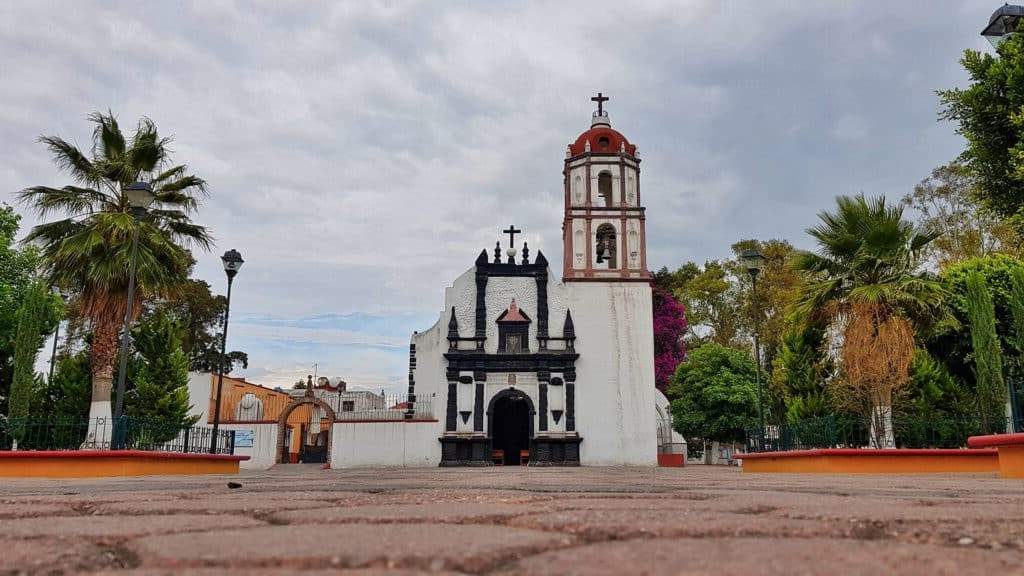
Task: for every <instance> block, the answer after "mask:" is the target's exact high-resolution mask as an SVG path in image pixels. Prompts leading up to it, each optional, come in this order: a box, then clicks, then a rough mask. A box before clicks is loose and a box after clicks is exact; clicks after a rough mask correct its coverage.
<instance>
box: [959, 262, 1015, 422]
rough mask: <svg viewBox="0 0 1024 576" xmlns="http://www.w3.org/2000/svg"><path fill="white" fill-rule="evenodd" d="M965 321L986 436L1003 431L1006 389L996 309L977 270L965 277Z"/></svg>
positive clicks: (980, 414) (979, 408) (979, 409)
mask: <svg viewBox="0 0 1024 576" xmlns="http://www.w3.org/2000/svg"><path fill="white" fill-rule="evenodd" d="M967 318H968V320H969V322H970V325H971V345H972V348H973V350H974V375H975V381H976V383H977V394H978V415H979V416H980V418H981V431H982V432H983V433H986V434H992V433H997V432H1002V431H1004V430H1005V423H1004V421H1003V415H1004V406H1005V402H1006V386H1005V385H1004V382H1003V355H1002V352H1001V351H1000V349H999V339H998V337H997V336H996V309H995V304H993V302H992V295H991V294H990V293H989V291H988V286H987V285H986V284H985V277H984V276H983V275H982V274H981V273H980V272H977V271H972V272H970V273H969V274H968V276H967Z"/></svg>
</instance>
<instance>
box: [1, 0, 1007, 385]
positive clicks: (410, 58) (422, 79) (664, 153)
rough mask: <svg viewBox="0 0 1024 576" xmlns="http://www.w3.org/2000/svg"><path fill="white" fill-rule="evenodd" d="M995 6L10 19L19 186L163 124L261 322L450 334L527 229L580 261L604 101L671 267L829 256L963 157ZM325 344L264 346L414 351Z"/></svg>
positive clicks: (461, 8)
mask: <svg viewBox="0 0 1024 576" xmlns="http://www.w3.org/2000/svg"><path fill="white" fill-rule="evenodd" d="M996 4H997V2H994V3H992V4H991V5H989V4H988V3H985V2H953V1H942V2H938V1H927V2H925V1H924V0H920V1H914V2H893V3H885V4H883V3H879V2H872V3H859V2H839V1H836V2H817V3H806V2H800V3H798V2H791V1H766V2H757V3H754V2H721V1H717V0H689V1H682V2H657V1H653V2H629V3H626V2H606V3H601V2H585V3H576V2H559V3H550V2H548V3H530V4H521V3H498V2H488V3H473V2H451V3H443V4H438V3H423V2H367V1H359V2H343V3H322V4H302V5H301V6H300V5H288V6H285V5H284V4H283V3H277V2H264V3H252V2H244V3H242V2H238V3H236V2H229V1H223V2H210V1H202V2H193V3H191V4H180V3H146V4H143V5H140V4H138V3H129V2H109V3H95V2H76V3H67V2H33V3H27V2H22V3H13V2H11V3H5V4H3V5H0V79H2V81H3V90H2V92H0V186H2V187H3V189H4V190H7V191H8V192H9V193H13V192H15V191H17V190H19V189H21V188H24V187H25V186H28V185H33V184H60V183H62V181H63V180H62V179H61V177H60V176H59V175H58V174H56V173H55V171H54V169H53V167H52V165H51V164H50V162H49V159H48V158H47V156H46V153H45V151H44V150H43V149H42V148H41V147H40V146H39V145H37V144H36V143H35V142H34V139H35V138H36V136H38V135H39V134H41V133H45V134H59V135H61V136H64V137H66V138H70V139H72V140H75V141H77V142H78V143H80V144H83V145H84V144H86V143H87V142H88V136H89V132H88V127H87V126H86V125H85V122H84V116H85V115H86V114H87V113H88V112H90V111H92V110H96V109H107V108H110V109H112V110H114V111H115V112H116V113H117V114H119V115H120V118H121V120H122V122H123V123H131V122H134V120H135V119H136V118H137V117H139V116H141V115H147V116H149V117H151V118H153V119H154V120H155V121H156V122H157V124H158V125H159V126H160V127H161V128H162V129H163V130H164V131H166V132H168V133H173V134H175V135H176V141H175V144H174V149H175V151H176V153H177V157H178V158H179V159H180V160H182V161H186V162H188V163H189V164H190V165H191V166H192V167H193V169H194V170H195V171H196V172H197V173H198V174H200V175H202V176H203V177H205V178H206V179H208V180H209V182H210V184H211V188H212V191H213V195H212V197H211V198H210V199H209V200H208V201H207V202H206V204H205V205H204V206H203V208H202V211H201V212H200V215H199V220H200V221H201V222H203V223H205V224H208V225H209V226H211V227H212V229H213V231H214V233H215V234H216V236H217V238H218V244H219V249H218V250H224V249H227V248H237V249H239V250H241V251H242V252H243V253H244V254H245V256H246V260H247V265H246V268H245V270H244V271H243V272H242V275H241V276H240V277H239V280H238V283H237V285H236V286H237V290H236V293H235V294H236V296H235V302H234V305H235V309H236V310H238V311H239V313H242V314H253V315H260V314H267V315H280V316H284V317H289V318H292V319H295V320H299V319H304V318H308V317H311V316H314V315H317V314H322V313H334V314H347V313H353V312H363V313H372V314H376V315H381V316H384V317H387V316H388V315H398V314H401V315H404V314H414V315H417V317H419V318H423V319H425V321H426V319H429V318H431V316H432V314H434V313H436V312H437V311H438V309H439V308H440V306H441V301H442V294H443V292H442V291H443V287H444V286H445V285H447V283H449V282H450V281H451V280H452V279H453V278H454V277H455V276H456V275H458V274H459V273H460V272H461V271H462V270H463V269H465V268H466V267H468V266H469V265H471V264H472V261H473V259H474V258H475V256H476V254H477V253H479V251H480V250H481V249H482V248H489V247H492V246H493V243H494V241H495V240H496V239H497V238H498V237H499V232H498V231H499V230H500V229H501V228H503V227H504V226H507V225H508V224H509V223H510V222H515V223H516V224H517V225H518V226H520V227H521V228H524V229H525V230H526V231H527V234H526V239H527V240H528V241H529V243H530V246H531V248H532V249H533V250H534V251H536V250H538V249H541V250H543V251H544V252H545V253H546V254H547V256H548V259H549V260H550V261H552V262H558V261H559V260H560V256H561V239H560V224H561V208H560V206H561V197H560V195H561V164H562V159H563V157H564V151H565V145H566V144H567V143H568V142H570V141H572V140H573V139H574V138H575V136H576V135H577V134H578V133H579V132H581V131H582V130H584V129H586V128H587V127H588V120H589V114H590V104H591V103H590V102H589V100H588V98H589V96H590V95H591V94H592V93H593V92H594V91H596V90H602V91H604V92H605V93H608V94H610V95H611V96H612V101H611V102H610V103H609V109H610V110H611V115H612V121H613V124H614V125H615V126H616V127H617V128H619V129H620V130H622V131H623V132H624V133H625V134H626V135H627V136H628V137H629V138H630V139H631V141H633V142H634V143H636V144H637V145H638V146H639V150H640V155H641V157H642V158H643V160H644V163H643V167H644V173H643V183H642V192H643V198H644V201H645V203H646V204H647V206H648V218H649V219H648V234H649V239H648V246H649V250H650V257H649V261H650V262H651V263H652V265H653V266H654V267H658V266H661V265H669V266H675V265H678V264H680V263H681V262H683V261H685V260H687V259H694V260H699V261H700V260H704V259H707V258H714V257H721V256H723V255H724V254H726V252H727V251H728V246H729V244H730V243H732V242H734V241H735V240H738V239H740V238H743V237H751V236H758V237H785V238H789V239H791V240H792V241H794V242H796V243H797V244H803V245H805V244H806V241H805V240H804V237H803V236H804V235H803V232H802V230H803V229H804V228H805V227H807V226H808V225H809V224H811V223H812V222H813V219H814V213H815V212H816V211H817V210H819V209H822V208H826V207H828V206H829V205H830V203H831V201H832V200H831V199H832V197H834V196H835V195H837V194H842V193H851V192H857V191H861V190H863V191H865V192H867V193H874V194H881V193H884V194H887V195H890V196H897V195H900V194H902V193H904V192H905V191H907V190H909V189H910V188H911V186H912V185H913V184H914V183H915V182H916V181H917V180H919V179H920V178H921V177H923V176H924V175H926V174H927V173H928V171H929V170H930V169H931V168H932V167H934V166H935V165H938V164H940V163H943V162H945V161H947V160H949V159H950V158H952V157H953V156H955V154H956V153H957V152H958V151H959V150H960V148H961V142H960V140H959V138H958V137H956V136H955V135H954V134H953V131H952V128H951V127H950V126H948V125H944V124H939V123H937V122H936V112H937V108H936V98H935V96H934V93H933V92H934V90H936V89H940V88H945V87H948V86H952V85H955V84H958V83H962V82H963V80H964V76H963V73H962V72H961V71H960V70H959V66H958V65H957V64H956V60H957V59H958V57H959V54H960V52H961V51H962V49H963V48H965V47H975V48H985V47H986V44H985V42H984V40H982V39H981V38H979V37H978V35H977V32H978V30H979V29H980V28H981V26H982V25H983V24H984V22H985V21H986V19H987V17H988V14H989V13H990V12H991V10H993V9H994V8H995V7H996ZM32 221H33V220H32V218H31V217H30V216H29V217H27V218H26V224H31V223H32ZM218 254H219V251H218V252H217V253H213V254H206V255H202V256H200V262H199V266H198V273H199V274H200V275H201V276H203V277H204V278H207V279H208V280H209V281H210V282H211V283H212V284H213V285H214V286H221V285H222V284H223V278H222V275H221V272H220V267H219V262H218V260H217V255H218ZM403 317H404V316H403ZM405 324H406V323H405V322H400V321H396V322H394V324H393V328H392V329H391V331H390V332H389V331H387V330H384V331H383V332H375V333H374V335H373V336H374V338H376V337H377V336H380V337H386V338H387V339H386V340H385V341H387V342H392V343H393V342H395V341H401V340H403V339H404V338H405V332H404V331H405V329H406V325H405ZM428 324H429V322H428ZM426 327H427V325H424V326H422V328H426ZM296 328H301V327H296ZM320 330H327V331H329V330H330V327H318V328H317V331H313V332H302V333H301V334H300V333H298V332H290V333H289V334H294V335H295V336H296V340H295V343H296V344H297V345H296V346H291V347H288V348H287V349H285V348H283V347H281V346H280V338H270V337H269V336H270V335H268V334H267V333H265V332H260V331H259V330H256V329H252V331H251V332H250V333H249V335H245V334H243V333H240V336H239V337H240V338H244V340H242V342H244V343H245V345H246V347H247V349H248V350H249V351H250V353H251V354H252V359H253V368H252V374H254V375H255V374H258V375H260V377H262V378H266V379H267V380H268V381H270V382H273V383H290V382H292V381H294V380H295V379H296V377H297V376H296V375H295V374H294V371H295V370H298V368H296V366H299V365H306V364H312V362H314V361H319V362H320V363H321V365H326V366H328V367H329V371H330V372H331V373H332V374H337V375H340V376H345V375H346V373H347V371H349V370H355V369H356V367H358V371H359V372H360V373H361V374H362V375H363V376H365V377H367V378H371V379H377V380H375V381H380V382H390V381H400V379H401V372H402V369H401V360H400V358H399V355H396V354H394V353H391V355H390V356H387V358H388V359H387V360H382V359H381V358H380V357H378V356H376V355H377V354H381V352H378V351H374V350H371V349H369V348H366V349H365V354H364V355H363V356H358V357H357V355H355V354H354V353H353V352H352V351H353V350H356V349H358V348H353V346H358V343H359V338H357V337H353V336H352V334H353V331H355V332H358V329H355V330H354V329H353V328H352V327H351V326H346V327H345V328H344V329H341V328H339V329H338V330H339V333H340V334H341V335H340V336H339V335H330V334H327V333H325V332H320ZM311 339H312V340H319V341H320V343H319V344H317V345H315V346H314V345H313V344H312V343H310V344H308V345H300V344H302V342H307V341H308V340H311ZM371 341H372V342H377V341H379V339H373V338H371ZM342 347H345V348H342ZM307 361H308V362H307ZM304 363H305V364H304Z"/></svg>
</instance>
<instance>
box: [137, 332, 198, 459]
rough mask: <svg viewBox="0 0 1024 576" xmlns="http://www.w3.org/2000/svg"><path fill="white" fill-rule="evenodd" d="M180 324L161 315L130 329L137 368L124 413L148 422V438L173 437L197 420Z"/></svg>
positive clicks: (161, 440) (159, 441)
mask: <svg viewBox="0 0 1024 576" xmlns="http://www.w3.org/2000/svg"><path fill="white" fill-rule="evenodd" d="M181 333H182V329H181V326H180V325H178V324H177V322H175V321H174V320H173V319H172V318H170V317H169V316H166V315H160V316H157V317H155V318H152V319H150V320H149V321H147V322H145V323H141V324H140V325H138V326H137V327H136V329H135V330H134V331H133V336H134V343H135V350H136V351H137V353H138V356H139V361H138V363H137V365H138V368H137V369H136V371H135V374H134V375H133V377H132V383H133V384H134V388H133V389H132V390H130V391H129V392H128V396H127V397H126V399H125V400H126V402H125V405H126V413H127V414H128V415H129V416H131V417H134V418H138V419H140V420H142V421H145V422H146V423H147V427H146V430H147V431H148V432H149V437H148V438H147V440H148V441H151V442H154V443H161V442H166V441H168V440H171V439H173V438H174V437H175V436H176V435H177V434H178V432H179V431H180V430H181V429H183V428H187V427H189V426H192V425H193V424H195V423H196V421H197V420H198V417H196V416H189V410H190V409H191V405H190V404H189V396H188V358H187V357H186V356H185V352H184V350H183V349H182V346H181Z"/></svg>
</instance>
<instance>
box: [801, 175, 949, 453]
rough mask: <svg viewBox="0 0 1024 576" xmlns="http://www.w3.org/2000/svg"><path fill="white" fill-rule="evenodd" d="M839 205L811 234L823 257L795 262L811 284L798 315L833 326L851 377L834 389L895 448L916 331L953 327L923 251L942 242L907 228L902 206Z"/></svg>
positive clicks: (877, 202)
mask: <svg viewBox="0 0 1024 576" xmlns="http://www.w3.org/2000/svg"><path fill="white" fill-rule="evenodd" d="M837 204H838V209H837V210H836V212H834V213H832V212H821V213H820V214H819V218H820V219H821V223H820V224H819V225H817V226H815V227H813V228H810V229H809V230H808V231H807V232H808V233H809V234H810V235H811V236H812V237H813V238H814V239H815V240H816V242H817V244H818V252H817V253H813V252H804V253H801V254H798V255H797V256H796V258H795V261H794V267H795V268H796V269H797V270H798V271H800V272H802V273H803V275H804V280H805V282H804V283H803V285H802V286H801V289H800V294H799V297H798V300H797V302H796V306H795V314H796V316H797V318H798V319H800V320H803V321H804V322H805V323H806V324H808V325H812V324H816V323H821V324H824V325H826V326H829V332H830V336H831V339H832V341H833V342H832V343H833V351H834V350H835V344H837V343H838V342H841V343H842V353H841V355H837V354H835V353H834V352H833V354H832V356H833V359H834V360H839V361H840V362H839V364H840V365H841V366H842V369H843V378H836V379H832V381H830V385H832V386H833V396H834V397H835V399H836V400H837V401H838V403H839V404H840V405H842V406H844V407H846V408H849V409H851V410H856V411H859V412H861V413H864V412H867V413H868V414H869V415H870V416H871V423H872V426H871V429H872V440H873V442H874V443H875V445H876V446H878V445H888V444H890V443H891V441H892V431H891V426H892V425H891V404H892V397H893V393H894V392H895V391H896V390H898V389H899V388H900V387H901V386H903V385H904V384H905V383H906V381H907V377H908V375H907V371H908V369H909V364H910V360H911V359H912V357H913V352H914V332H915V330H921V329H924V328H928V327H930V326H932V325H934V324H935V323H936V322H940V321H951V320H950V319H949V313H948V311H947V310H946V308H945V307H944V306H943V299H944V297H945V290H944V288H943V287H942V285H941V283H940V282H939V281H938V280H937V279H935V278H934V277H933V276H932V275H930V274H928V273H926V272H922V271H921V270H920V266H921V262H922V249H923V248H925V247H926V246H927V245H928V244H929V243H930V242H931V241H932V240H934V239H935V238H936V237H937V234H936V233H933V232H931V231H928V230H921V229H918V228H917V227H915V226H914V225H913V224H912V223H910V222H908V221H905V220H903V208H902V206H900V205H898V204H896V205H889V204H887V203H886V201H885V198H884V197H878V198H872V199H866V198H865V197H864V196H863V195H858V196H853V197H849V196H841V197H839V198H838V199H837ZM837 356H838V357H837Z"/></svg>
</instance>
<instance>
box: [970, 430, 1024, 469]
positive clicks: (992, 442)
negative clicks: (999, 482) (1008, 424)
mask: <svg viewBox="0 0 1024 576" xmlns="http://www.w3.org/2000/svg"><path fill="white" fill-rule="evenodd" d="M967 445H968V446H970V447H971V448H995V449H996V450H998V451H999V476H1000V477H1001V478H1024V433H1019V432H1018V433H1016V434H995V435H990V436H971V437H970V438H968V439H967Z"/></svg>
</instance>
